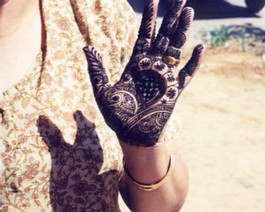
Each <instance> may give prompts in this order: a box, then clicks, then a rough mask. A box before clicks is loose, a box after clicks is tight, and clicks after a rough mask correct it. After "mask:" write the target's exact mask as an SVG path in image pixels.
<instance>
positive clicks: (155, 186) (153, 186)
mask: <svg viewBox="0 0 265 212" xmlns="http://www.w3.org/2000/svg"><path fill="white" fill-rule="evenodd" d="M123 167H124V171H125V173H126V175H127V176H128V177H129V179H130V180H131V181H132V183H133V184H134V185H136V187H137V188H139V189H140V190H143V191H154V190H156V189H158V188H159V187H160V186H161V185H162V184H164V183H165V182H166V180H167V179H168V176H169V175H170V170H171V156H170V158H169V164H168V167H167V173H166V174H165V176H164V177H163V178H162V179H161V180H159V181H158V182H156V183H153V184H143V183H139V182H137V181H136V180H135V179H134V178H133V177H132V176H131V174H130V173H129V171H128V169H127V167H126V165H125V162H123Z"/></svg>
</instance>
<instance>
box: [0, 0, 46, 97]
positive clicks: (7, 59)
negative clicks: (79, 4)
mask: <svg viewBox="0 0 265 212" xmlns="http://www.w3.org/2000/svg"><path fill="white" fill-rule="evenodd" d="M14 11H16V12H14ZM43 37H44V36H43V35H42V23H41V14H40V10H39V1H36V0H29V1H27V0H9V1H5V0H4V1H3V0H1V1H0V49H1V51H0V92H4V91H5V90H6V89H8V88H9V87H11V86H12V85H14V84H15V83H16V82H18V81H19V80H20V79H21V78H22V77H23V76H24V75H25V73H26V72H27V71H29V69H30V68H31V65H32V64H33V63H34V61H35V60H36V57H37V55H38V53H39V52H40V49H41V46H42V40H43ZM14 49H15V51H14ZM25 49H26V51H27V54H25ZM17 67H20V68H19V69H18V68H17ZM7 70H8V71H7Z"/></svg>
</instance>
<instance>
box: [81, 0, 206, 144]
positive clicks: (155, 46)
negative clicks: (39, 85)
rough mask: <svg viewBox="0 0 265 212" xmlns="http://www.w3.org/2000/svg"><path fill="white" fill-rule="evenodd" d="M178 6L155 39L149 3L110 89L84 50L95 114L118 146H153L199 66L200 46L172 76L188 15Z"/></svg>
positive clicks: (89, 50)
mask: <svg viewBox="0 0 265 212" xmlns="http://www.w3.org/2000/svg"><path fill="white" fill-rule="evenodd" d="M184 4H185V1H181V0H180V1H177V2H176V3H175V5H174V7H173V8H171V9H170V10H169V11H168V13H167V14H166V16H165V17H164V19H163V22H162V25H161V28H160V30H159V32H158V34H157V36H156V35H155V22H156V15H157V8H158V6H157V1H155V0H150V1H149V3H148V4H147V5H146V6H145V10H144V14H143V19H142V23H141V27H140V30H139V36H138V39H137V41H136V44H135V47H134V50H133V54H132V57H131V59H130V61H129V63H128V65H127V66H126V69H125V71H124V72H123V74H122V76H121V78H120V80H119V81H118V82H117V83H116V84H115V85H113V86H111V85H110V84H109V82H108V77H107V74H106V72H105V69H104V67H103V64H102V58H101V56H100V55H99V54H98V53H97V51H96V50H95V49H94V48H93V47H91V46H88V47H85V48H84V52H85V54H86V57H87V60H88V64H89V74H90V79H91V83H92V85H93V89H94V95H95V98H96V101H97V104H98V106H99V109H100V110H101V112H102V114H103V116H104V118H105V121H106V123H107V124H108V125H109V127H110V128H111V129H112V130H114V131H115V132H116V134H117V136H118V138H119V139H120V140H122V141H124V142H127V143H130V144H134V145H137V146H145V147H146V146H153V145H155V144H156V143H157V142H158V140H159V137H160V135H161V133H162V131H163V128H164V126H165V124H166V122H167V121H168V119H169V117H170V115H171V113H172V111H173V109H174V106H175V103H176V101H177V99H178V97H179V95H180V93H181V92H182V90H183V89H184V88H185V86H186V85H187V84H188V83H189V82H190V80H191V79H192V78H193V76H194V74H195V72H196V70H197V68H198V66H199V63H200V59H201V56H202V52H203V49H204V47H203V46H202V45H198V46H197V47H195V49H194V50H193V54H192V57H191V58H190V60H189V61H188V62H187V64H186V65H185V66H184V68H182V69H181V70H180V71H179V74H178V76H177V77H175V76H174V70H175V69H176V67H177V65H178V63H179V60H180V56H181V48H182V47H183V46H184V43H185V41H186V34H187V31H188V29H189V27H190V23H191V21H192V19H193V15H194V13H193V9H192V8H187V7H186V8H184V9H183V7H184Z"/></svg>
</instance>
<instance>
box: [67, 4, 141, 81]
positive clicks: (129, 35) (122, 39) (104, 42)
mask: <svg viewBox="0 0 265 212" xmlns="http://www.w3.org/2000/svg"><path fill="white" fill-rule="evenodd" d="M71 4H72V6H73V7H74V12H75V16H76V17H77V18H76V19H77V22H78V24H79V29H80V31H81V33H82V34H83V36H84V37H85V40H86V42H87V44H89V45H92V46H94V47H95V48H96V49H98V50H99V52H100V53H101V54H102V56H103V62H104V65H105V67H106V70H107V71H108V72H109V73H108V75H109V77H110V81H116V80H118V79H119V77H120V75H121V73H122V71H123V70H124V67H125V65H126V63H127V62H128V60H129V58H130V55H131V51H132V47H133V45H134V42H135V39H136V35H137V32H138V26H137V25H138V24H137V23H136V16H135V14H134V11H133V10H132V8H131V7H130V5H129V4H128V2H127V1H126V0H71Z"/></svg>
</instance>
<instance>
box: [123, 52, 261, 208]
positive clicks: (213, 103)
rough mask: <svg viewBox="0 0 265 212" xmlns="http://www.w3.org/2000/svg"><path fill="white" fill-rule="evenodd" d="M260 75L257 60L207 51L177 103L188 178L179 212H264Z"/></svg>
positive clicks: (259, 66)
mask: <svg viewBox="0 0 265 212" xmlns="http://www.w3.org/2000/svg"><path fill="white" fill-rule="evenodd" d="M264 76H265V63H264V61H262V59H261V57H257V56H255V55H253V54H248V53H243V52H229V51H227V50H207V54H206V55H205V57H204V60H203V64H202V65H201V68H200V72H199V73H198V74H197V76H196V78H195V79H194V80H193V81H192V83H191V84H190V85H189V86H188V88H187V89H186V91H185V92H183V94H182V96H181V97H180V99H179V102H178V103H177V110H178V115H179V117H180V120H181V122H182V124H181V129H180V130H179V132H177V133H176V138H177V141H176V142H177V145H178V149H179V151H180V152H181V153H182V156H183V158H184V160H185V161H186V163H187V166H188V169H189V174H190V188H189V194H188V198H187V201H186V203H185V205H184V207H183V210H182V212H264V211H265V120H264V119H265V98H264V97H265V95H264V93H265V78H264ZM122 211H123V212H127V211H129V210H127V209H125V207H124V206H123V209H122Z"/></svg>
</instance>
